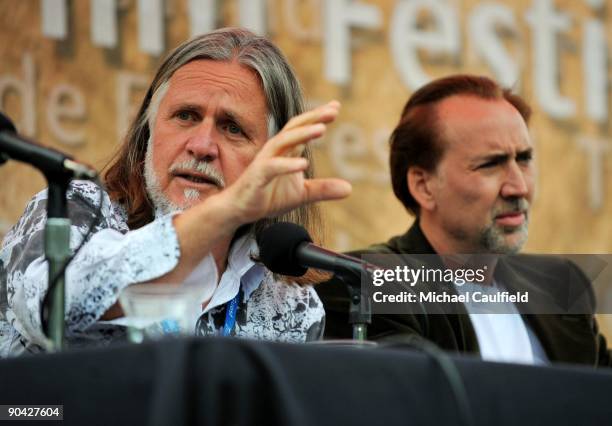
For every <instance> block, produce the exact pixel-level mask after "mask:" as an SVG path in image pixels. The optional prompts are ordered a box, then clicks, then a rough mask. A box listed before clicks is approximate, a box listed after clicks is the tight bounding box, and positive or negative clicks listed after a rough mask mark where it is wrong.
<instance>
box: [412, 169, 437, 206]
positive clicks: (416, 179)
mask: <svg viewBox="0 0 612 426" xmlns="http://www.w3.org/2000/svg"><path fill="white" fill-rule="evenodd" d="M406 174H407V175H406V179H407V180H408V190H409V191H410V194H412V196H413V197H414V199H415V200H416V202H417V203H418V204H419V206H420V207H421V210H428V211H431V210H433V209H434V208H435V207H436V200H435V197H434V193H433V192H432V189H433V185H434V182H433V181H434V179H435V176H434V174H433V173H431V172H428V171H427V170H425V169H423V168H421V167H418V166H413V167H410V168H409V169H408V172H406Z"/></svg>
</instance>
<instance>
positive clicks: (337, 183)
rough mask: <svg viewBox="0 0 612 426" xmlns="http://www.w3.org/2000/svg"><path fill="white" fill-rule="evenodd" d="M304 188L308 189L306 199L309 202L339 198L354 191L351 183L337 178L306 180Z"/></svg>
mask: <svg viewBox="0 0 612 426" xmlns="http://www.w3.org/2000/svg"><path fill="white" fill-rule="evenodd" d="M304 188H305V189H306V200H304V201H305V202H308V203H313V202H316V201H325V200H339V199H341V198H346V197H348V196H349V195H350V194H351V191H352V187H351V184H350V183H348V182H347V181H345V180H343V179H337V178H318V179H309V180H306V181H305V182H304Z"/></svg>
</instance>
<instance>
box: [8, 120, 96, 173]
mask: <svg viewBox="0 0 612 426" xmlns="http://www.w3.org/2000/svg"><path fill="white" fill-rule="evenodd" d="M8 159H13V160H17V161H22V162H24V163H28V164H30V165H32V166H34V167H36V168H37V169H39V170H40V171H41V172H43V174H44V175H45V176H47V177H50V176H67V177H71V178H75V179H95V178H96V177H97V176H98V173H97V172H96V170H95V169H93V168H91V167H89V166H87V165H85V164H82V163H79V162H76V161H74V159H73V158H72V157H70V156H68V155H66V154H64V153H62V152H60V151H56V150H55V149H52V148H46V147H43V146H41V145H38V144H37V143H35V142H32V141H29V140H27V139H26V138H24V137H22V136H19V135H18V134H17V130H16V129H15V126H14V125H13V123H12V122H11V120H10V119H9V118H8V117H7V116H6V115H4V114H2V113H0V165H1V164H3V163H4V162H6V161H7V160H8Z"/></svg>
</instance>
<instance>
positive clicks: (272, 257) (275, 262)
mask: <svg viewBox="0 0 612 426" xmlns="http://www.w3.org/2000/svg"><path fill="white" fill-rule="evenodd" d="M311 242H312V238H310V235H308V231H306V230H305V229H304V228H303V227H301V226H300V225H296V224H295V223H290V222H279V223H275V224H272V225H270V226H269V227H267V228H266V229H264V230H263V232H262V233H261V235H260V236H259V238H258V239H257V244H258V245H259V258H260V259H261V261H262V262H263V264H264V265H266V268H268V269H269V270H270V271H272V272H274V273H275V274H281V275H289V276H292V277H301V276H302V275H304V274H305V273H306V271H307V270H308V268H305V267H303V266H301V265H300V264H299V263H298V261H297V258H296V250H297V248H298V246H299V245H300V244H302V243H311Z"/></svg>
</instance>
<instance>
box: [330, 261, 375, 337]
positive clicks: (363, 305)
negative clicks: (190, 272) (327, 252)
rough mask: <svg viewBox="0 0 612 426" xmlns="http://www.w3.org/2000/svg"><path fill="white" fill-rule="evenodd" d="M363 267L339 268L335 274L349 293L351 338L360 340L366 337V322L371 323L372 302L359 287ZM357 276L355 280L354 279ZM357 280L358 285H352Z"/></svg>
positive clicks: (365, 271)
mask: <svg viewBox="0 0 612 426" xmlns="http://www.w3.org/2000/svg"><path fill="white" fill-rule="evenodd" d="M362 273H369V272H368V271H367V270H365V269H358V270H341V271H338V272H336V276H337V277H338V278H339V279H340V280H341V281H342V282H343V283H344V284H345V285H346V288H347V290H348V293H349V298H350V306H349V321H348V322H349V324H351V325H352V327H353V340H357V341H360V342H363V341H366V340H367V339H368V324H371V323H372V303H371V301H370V298H369V297H368V296H369V295H368V294H364V292H362V288H361V274H362ZM355 278H357V280H355ZM355 281H357V283H358V285H353V284H354V283H355Z"/></svg>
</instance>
